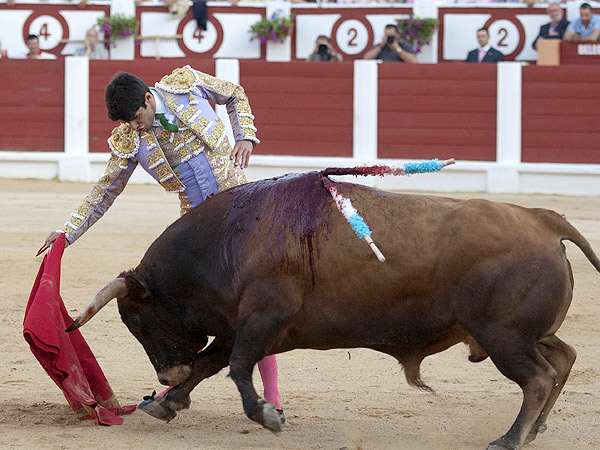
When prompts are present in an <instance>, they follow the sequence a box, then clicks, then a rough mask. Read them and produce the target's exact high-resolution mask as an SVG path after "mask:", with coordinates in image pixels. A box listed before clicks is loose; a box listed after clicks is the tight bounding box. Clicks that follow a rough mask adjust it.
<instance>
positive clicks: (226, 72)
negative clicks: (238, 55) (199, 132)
mask: <svg viewBox="0 0 600 450" xmlns="http://www.w3.org/2000/svg"><path fill="white" fill-rule="evenodd" d="M215 76H216V77H217V78H222V79H223V80H227V81H231V82H232V83H235V84H240V61H239V60H238V59H217V60H216V61H215ZM215 111H216V112H217V115H218V116H219V117H220V118H221V120H222V121H223V123H224V124H225V126H226V127H227V138H228V139H229V143H230V144H231V146H232V147H233V145H235V137H234V135H233V128H231V121H230V120H229V114H227V107H226V106H225V105H215Z"/></svg>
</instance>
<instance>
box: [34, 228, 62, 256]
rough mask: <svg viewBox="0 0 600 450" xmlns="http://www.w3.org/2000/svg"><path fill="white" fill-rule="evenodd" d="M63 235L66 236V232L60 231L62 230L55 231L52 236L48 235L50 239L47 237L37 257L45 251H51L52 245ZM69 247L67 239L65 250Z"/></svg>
mask: <svg viewBox="0 0 600 450" xmlns="http://www.w3.org/2000/svg"><path fill="white" fill-rule="evenodd" d="M61 234H64V232H63V231H60V230H56V231H53V232H52V233H50V234H49V235H48V237H47V238H46V239H44V245H42V246H41V248H40V249H39V250H38V252H37V255H35V256H38V255H39V254H40V253H42V252H44V251H45V250H47V249H49V248H50V246H51V245H52V244H53V243H54V241H55V240H56V239H58V237H59V236H60V235H61ZM68 246H69V241H67V240H66V239H65V248H67V247H68Z"/></svg>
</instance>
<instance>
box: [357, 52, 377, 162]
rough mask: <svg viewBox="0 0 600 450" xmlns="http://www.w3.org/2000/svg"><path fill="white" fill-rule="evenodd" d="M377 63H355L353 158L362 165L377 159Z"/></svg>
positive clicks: (370, 61) (371, 61)
mask: <svg viewBox="0 0 600 450" xmlns="http://www.w3.org/2000/svg"><path fill="white" fill-rule="evenodd" d="M377 72H378V71H377V62H376V61H374V60H364V59H357V60H355V61H354V107H353V110H354V116H353V135H352V148H353V152H352V154H353V157H354V158H355V159H357V160H359V162H361V163H363V162H364V163H371V164H373V163H375V161H376V159H377V92H378V80H377Z"/></svg>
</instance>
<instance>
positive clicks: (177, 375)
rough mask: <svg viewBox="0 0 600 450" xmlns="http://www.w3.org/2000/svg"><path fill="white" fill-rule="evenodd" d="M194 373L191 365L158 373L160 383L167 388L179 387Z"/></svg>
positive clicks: (183, 365) (174, 367)
mask: <svg viewBox="0 0 600 450" xmlns="http://www.w3.org/2000/svg"><path fill="white" fill-rule="evenodd" d="M191 373H192V366H191V365H189V364H180V365H178V366H172V367H168V368H166V369H162V370H160V371H158V372H157V375H158V381H159V382H160V384H164V385H165V386H177V385H178V384H181V383H183V382H184V381H185V380H187V379H188V377H189V376H190V374H191Z"/></svg>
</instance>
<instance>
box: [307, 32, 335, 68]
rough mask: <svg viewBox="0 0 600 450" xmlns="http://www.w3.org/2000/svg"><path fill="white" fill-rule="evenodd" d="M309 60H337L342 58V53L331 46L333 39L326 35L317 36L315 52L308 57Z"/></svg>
mask: <svg viewBox="0 0 600 450" xmlns="http://www.w3.org/2000/svg"><path fill="white" fill-rule="evenodd" d="M306 60H307V61H335V62H340V61H341V60H342V57H341V55H340V54H339V53H338V52H336V51H335V50H334V49H333V47H332V46H331V41H330V40H329V38H328V37H327V36H325V35H323V34H322V35H320V36H319V37H317V43H316V45H315V49H314V50H313V52H312V53H311V54H310V55H309V56H308V58H306Z"/></svg>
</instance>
